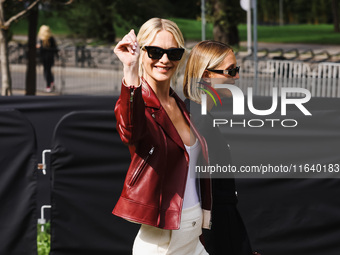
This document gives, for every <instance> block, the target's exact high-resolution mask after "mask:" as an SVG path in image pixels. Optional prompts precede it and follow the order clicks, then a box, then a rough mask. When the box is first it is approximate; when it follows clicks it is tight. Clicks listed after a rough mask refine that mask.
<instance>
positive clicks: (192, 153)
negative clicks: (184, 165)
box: [183, 139, 201, 209]
mask: <svg viewBox="0 0 340 255" xmlns="http://www.w3.org/2000/svg"><path fill="white" fill-rule="evenodd" d="M184 145H185V144H184ZM185 149H186V150H187V152H188V154H189V169H188V177H187V183H186V185H185V191H184V199H183V209H185V208H190V207H193V206H195V205H197V204H198V203H199V202H200V200H199V197H198V194H197V189H196V173H195V166H196V163H197V159H198V155H199V154H200V150H201V146H200V143H199V142H198V140H197V139H196V142H195V144H194V145H192V146H187V145H185Z"/></svg>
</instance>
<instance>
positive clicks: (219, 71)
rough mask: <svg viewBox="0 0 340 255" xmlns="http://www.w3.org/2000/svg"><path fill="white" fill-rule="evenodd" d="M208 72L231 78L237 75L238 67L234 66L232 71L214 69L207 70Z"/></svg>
mask: <svg viewBox="0 0 340 255" xmlns="http://www.w3.org/2000/svg"><path fill="white" fill-rule="evenodd" d="M207 70H208V71H210V72H214V73H220V74H224V75H226V74H228V75H230V76H232V77H234V76H236V74H237V73H239V72H240V67H239V66H236V67H235V68H232V69H227V70H214V69H207Z"/></svg>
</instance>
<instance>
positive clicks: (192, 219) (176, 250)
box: [132, 204, 208, 255]
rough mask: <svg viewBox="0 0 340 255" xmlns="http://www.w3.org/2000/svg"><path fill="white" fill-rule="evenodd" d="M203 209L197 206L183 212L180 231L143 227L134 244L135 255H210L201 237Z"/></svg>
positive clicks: (133, 251)
mask: <svg viewBox="0 0 340 255" xmlns="http://www.w3.org/2000/svg"><path fill="white" fill-rule="evenodd" d="M201 234H202V209H201V205H200V204H197V205H195V206H193V207H190V208H186V209H184V210H183V211H182V217H181V224H180V229H178V230H167V229H160V228H156V227H152V226H149V225H142V226H141V228H140V229H139V232H138V234H137V236H136V239H135V242H134V244H133V249H132V254H133V255H165V254H167V255H208V253H207V252H206V250H205V249H204V247H203V245H202V243H201V242H200V240H199V236H200V235H201Z"/></svg>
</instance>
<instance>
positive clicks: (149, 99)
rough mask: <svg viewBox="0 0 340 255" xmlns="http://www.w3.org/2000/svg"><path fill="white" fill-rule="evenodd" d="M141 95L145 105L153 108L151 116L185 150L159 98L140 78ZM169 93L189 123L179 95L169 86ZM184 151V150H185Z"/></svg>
mask: <svg viewBox="0 0 340 255" xmlns="http://www.w3.org/2000/svg"><path fill="white" fill-rule="evenodd" d="M142 83H143V85H144V86H143V87H142V95H143V100H144V102H145V106H146V107H149V108H153V109H152V110H151V113H152V115H153V118H154V119H155V121H156V122H157V123H158V124H159V125H160V126H161V127H162V129H163V130H164V131H165V132H166V133H167V134H168V135H169V137H170V138H171V139H172V140H173V141H174V142H175V143H176V144H177V145H178V146H180V147H181V148H182V149H183V150H185V147H184V144H183V141H182V139H181V137H180V136H179V134H178V132H177V130H176V128H175V126H174V125H173V123H172V122H171V120H170V118H169V116H168V114H167V113H166V111H165V110H164V108H163V107H162V105H161V103H160V101H159V99H158V98H157V96H156V94H155V92H154V91H153V89H152V88H151V86H150V85H149V84H148V83H147V81H146V80H145V79H143V78H142ZM169 93H170V95H171V96H172V97H173V98H174V99H175V100H176V103H177V105H178V107H179V108H180V110H181V112H182V113H183V114H184V118H185V119H186V121H187V122H188V123H189V125H190V117H189V113H188V111H187V110H186V108H185V105H184V103H183V101H182V100H181V99H180V98H179V96H178V95H177V94H176V92H175V91H174V90H173V89H172V88H170V92H169ZM185 151H186V150H185Z"/></svg>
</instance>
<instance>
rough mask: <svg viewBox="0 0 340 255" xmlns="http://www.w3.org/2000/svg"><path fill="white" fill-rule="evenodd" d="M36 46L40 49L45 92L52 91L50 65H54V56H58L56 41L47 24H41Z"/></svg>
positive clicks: (52, 80) (52, 81) (52, 77)
mask: <svg viewBox="0 0 340 255" xmlns="http://www.w3.org/2000/svg"><path fill="white" fill-rule="evenodd" d="M38 39H39V41H38V44H37V48H38V49H39V50H40V60H41V63H42V64H43V68H44V78H45V81H46V89H45V90H46V92H52V91H53V90H54V89H55V87H54V76H53V73H52V67H53V65H54V57H58V48H57V43H56V41H55V39H54V37H53V36H52V33H51V29H50V28H49V26H46V25H42V26H41V27H40V29H39V33H38Z"/></svg>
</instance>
